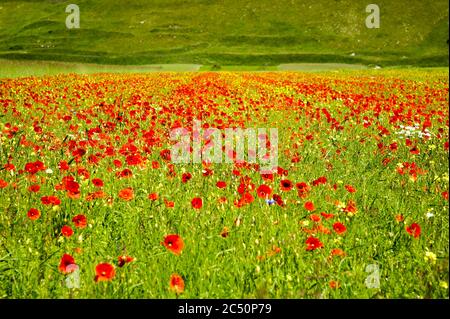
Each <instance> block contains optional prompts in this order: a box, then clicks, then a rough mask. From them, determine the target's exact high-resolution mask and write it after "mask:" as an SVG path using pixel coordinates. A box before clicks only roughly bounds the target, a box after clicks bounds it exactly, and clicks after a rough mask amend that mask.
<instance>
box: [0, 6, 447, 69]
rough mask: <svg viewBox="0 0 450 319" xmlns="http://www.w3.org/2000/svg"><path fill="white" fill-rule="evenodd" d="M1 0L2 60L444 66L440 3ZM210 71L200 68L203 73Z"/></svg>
mask: <svg viewBox="0 0 450 319" xmlns="http://www.w3.org/2000/svg"><path fill="white" fill-rule="evenodd" d="M69 3H70V2H67V1H61V0H52V1H37V0H22V1H12V0H2V1H1V2H0V58H3V59H14V60H17V59H28V60H53V61H70V62H84V63H100V64H136V65H150V64H196V65H197V64H198V65H206V66H210V68H213V69H214V68H215V69H219V68H221V67H223V66H225V65H235V66H242V65H246V66H262V67H266V68H267V67H270V66H276V65H279V64H292V63H351V64H364V65H369V66H374V65H381V66H383V67H385V66H390V65H414V66H447V65H448V43H447V42H448V9H449V8H448V2H447V1H444V0H438V1H419V0H409V1H407V0H400V1H388V0H377V1H376V3H377V4H378V5H379V7H380V17H381V24H380V28H379V29H368V28H367V27H366V25H365V19H366V17H367V15H368V13H366V10H365V9H366V6H367V5H368V4H369V3H370V2H368V1H367V0H366V1H362V0H333V1H329V0H328V1H325V0H317V1H314V2H313V1H296V0H277V1H268V0H239V1H238V0H190V1H186V0H132V1H119V0H108V1H106V0H98V1H87V0H77V1H76V4H77V5H78V6H79V8H80V13H81V15H80V16H81V20H80V21H81V23H80V29H72V30H69V29H67V28H66V26H65V19H66V17H67V15H68V14H67V13H66V12H65V8H66V6H67V5H68V4H69ZM207 68H208V67H207Z"/></svg>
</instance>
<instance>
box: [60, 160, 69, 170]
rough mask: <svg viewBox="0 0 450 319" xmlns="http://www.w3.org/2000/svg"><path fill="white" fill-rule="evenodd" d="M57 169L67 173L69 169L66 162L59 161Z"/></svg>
mask: <svg viewBox="0 0 450 319" xmlns="http://www.w3.org/2000/svg"><path fill="white" fill-rule="evenodd" d="M58 167H59V169H60V170H61V171H67V170H68V169H69V164H67V162H66V161H60V162H59V164H58Z"/></svg>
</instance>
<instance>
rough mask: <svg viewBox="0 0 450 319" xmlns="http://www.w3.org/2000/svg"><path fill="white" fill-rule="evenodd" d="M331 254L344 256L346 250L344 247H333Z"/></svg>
mask: <svg viewBox="0 0 450 319" xmlns="http://www.w3.org/2000/svg"><path fill="white" fill-rule="evenodd" d="M331 256H341V257H344V256H345V252H344V251H343V250H342V249H339V248H333V249H332V250H331Z"/></svg>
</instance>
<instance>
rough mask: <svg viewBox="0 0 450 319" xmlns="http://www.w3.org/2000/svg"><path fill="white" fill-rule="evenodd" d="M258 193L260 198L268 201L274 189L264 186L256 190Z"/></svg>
mask: <svg viewBox="0 0 450 319" xmlns="http://www.w3.org/2000/svg"><path fill="white" fill-rule="evenodd" d="M256 193H257V194H258V197H259V198H264V199H267V198H269V196H270V195H271V194H272V188H270V186H268V185H264V184H263V185H261V186H259V187H258V189H257V190H256Z"/></svg>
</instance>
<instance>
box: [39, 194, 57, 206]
mask: <svg viewBox="0 0 450 319" xmlns="http://www.w3.org/2000/svg"><path fill="white" fill-rule="evenodd" d="M41 202H42V204H44V205H54V206H57V205H60V204H61V200H60V199H59V198H58V197H56V196H43V197H41Z"/></svg>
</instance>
